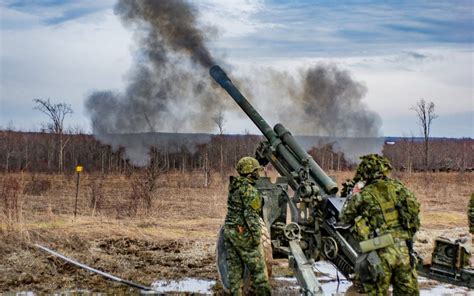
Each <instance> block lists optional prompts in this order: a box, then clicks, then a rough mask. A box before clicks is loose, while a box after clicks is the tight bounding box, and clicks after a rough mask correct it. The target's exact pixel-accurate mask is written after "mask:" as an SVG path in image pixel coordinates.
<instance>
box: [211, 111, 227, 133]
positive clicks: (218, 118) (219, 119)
mask: <svg viewBox="0 0 474 296" xmlns="http://www.w3.org/2000/svg"><path fill="white" fill-rule="evenodd" d="M212 121H214V123H215V124H216V125H217V128H218V129H219V135H221V136H222V135H223V134H224V124H225V122H226V119H225V117H224V113H223V112H222V110H219V111H218V112H217V113H216V114H215V115H214V116H213V117H212Z"/></svg>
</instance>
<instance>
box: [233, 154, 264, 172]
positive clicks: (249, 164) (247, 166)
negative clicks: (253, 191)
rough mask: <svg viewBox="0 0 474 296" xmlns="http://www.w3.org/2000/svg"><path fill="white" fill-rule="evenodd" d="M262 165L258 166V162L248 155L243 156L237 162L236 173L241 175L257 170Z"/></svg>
mask: <svg viewBox="0 0 474 296" xmlns="http://www.w3.org/2000/svg"><path fill="white" fill-rule="evenodd" d="M261 169H262V167H261V166H260V163H258V161H257V160H256V159H255V158H253V157H250V156H245V157H242V158H241V159H240V160H239V161H238V162H237V166H236V170H237V173H239V175H241V176H245V175H248V174H251V173H253V172H255V171H257V170H261Z"/></svg>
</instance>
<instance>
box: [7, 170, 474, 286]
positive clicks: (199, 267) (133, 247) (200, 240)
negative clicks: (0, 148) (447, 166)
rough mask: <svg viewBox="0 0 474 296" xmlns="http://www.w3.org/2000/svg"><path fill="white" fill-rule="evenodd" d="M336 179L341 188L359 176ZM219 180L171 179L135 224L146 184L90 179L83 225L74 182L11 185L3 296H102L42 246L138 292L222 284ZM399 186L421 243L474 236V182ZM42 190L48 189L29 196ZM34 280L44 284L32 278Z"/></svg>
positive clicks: (408, 179) (455, 176)
mask: <svg viewBox="0 0 474 296" xmlns="http://www.w3.org/2000/svg"><path fill="white" fill-rule="evenodd" d="M329 175H331V176H333V177H334V178H335V179H336V180H337V183H338V184H341V183H342V182H343V181H344V180H345V179H347V178H350V177H352V175H353V172H330V173H329ZM271 176H272V177H273V178H274V177H275V174H273V173H272V174H271ZM212 177H213V179H212V180H211V182H210V186H208V187H205V186H204V184H205V183H204V175H203V174H202V172H197V173H185V174H182V173H179V172H175V173H168V174H162V175H160V176H159V177H158V178H157V179H156V180H155V181H156V183H155V187H154V189H153V191H152V193H151V194H152V195H153V196H151V199H150V200H151V201H152V202H151V204H150V205H149V207H139V208H137V212H136V213H135V215H134V216H130V215H129V205H130V198H129V197H130V196H131V195H132V194H133V186H132V183H133V180H134V178H136V176H134V175H132V176H123V175H106V176H102V175H95V174H83V175H81V185H80V189H79V199H78V216H77V218H76V219H75V220H74V219H73V211H74V197H75V190H76V183H75V178H74V176H72V175H67V176H65V175H42V174H37V175H34V176H33V175H21V174H12V175H1V176H0V184H13V183H15V182H14V181H11V180H17V181H18V186H17V187H18V188H17V187H15V186H13V187H12V188H17V189H15V190H13V191H14V192H16V195H15V196H16V197H17V201H16V206H14V204H15V202H10V201H11V200H12V198H11V197H10V196H13V195H12V193H8V194H9V195H8V196H9V197H8V198H7V200H8V202H7V203H5V202H3V203H2V202H1V200H2V199H0V213H2V220H0V229H2V230H3V231H2V232H1V233H0V257H2V258H6V259H5V260H3V262H2V263H0V269H1V270H5V272H1V273H0V291H2V290H3V291H8V290H11V289H13V288H20V287H21V288H22V289H35V290H38V289H39V290H44V291H53V290H54V289H57V288H59V287H62V288H67V287H76V286H74V283H78V282H85V285H86V286H87V287H94V289H99V290H103V289H104V288H105V287H107V283H106V282H104V281H103V280H101V279H99V278H97V277H90V275H88V274H87V273H83V272H79V271H78V270H77V269H75V268H73V267H71V266H69V265H66V264H64V263H63V262H59V261H58V260H55V259H52V258H51V257H48V256H47V255H45V254H44V253H41V252H39V251H37V250H35V249H34V248H32V247H31V244H32V243H40V244H43V245H47V246H50V247H52V248H53V249H57V250H59V251H62V252H64V253H66V254H68V255H71V256H72V257H74V258H76V259H79V260H81V261H83V262H85V263H86V264H91V265H93V266H95V267H98V268H102V269H104V270H107V271H109V272H112V273H115V274H117V275H118V276H123V277H125V278H128V279H132V280H135V281H137V282H143V283H150V282H151V281H152V280H155V279H157V278H163V279H166V278H177V277H180V276H195V277H201V278H202V277H204V278H214V279H215V278H216V276H217V274H216V270H215V264H214V255H213V254H214V247H215V246H214V242H215V238H216V235H217V231H218V228H219V226H220V224H221V223H222V222H223V219H224V216H225V211H226V196H227V192H226V191H227V184H228V180H227V179H225V180H223V179H222V178H221V177H220V176H219V175H218V174H215V175H213V176H212ZM395 177H397V178H399V179H401V180H402V181H403V182H404V183H405V184H406V185H407V186H408V188H410V189H411V190H412V191H413V192H414V193H415V194H416V196H417V197H418V199H419V201H420V203H421V205H422V228H423V229H424V230H423V232H422V233H421V237H422V240H426V244H429V243H430V239H431V236H433V235H431V234H435V233H436V234H437V233H438V232H441V230H442V229H446V228H448V229H455V231H451V234H452V235H456V236H458V235H462V234H463V233H466V232H467V215H466V205H467V202H468V199H469V197H470V195H471V193H472V192H474V189H473V185H472V184H474V182H473V181H474V174H472V173H471V174H461V173H436V174H434V173H433V174H432V173H430V174H424V173H413V174H399V175H396V176H395ZM32 180H34V182H35V184H40V185H29V186H30V189H31V190H23V188H24V187H25V184H28V182H30V184H31V182H32ZM41 184H50V187H49V185H44V186H43V185H41ZM35 186H36V187H35ZM48 187H49V188H48ZM35 188H36V189H35ZM33 189H34V190H33ZM13 191H8V192H13ZM4 192H7V191H4ZM4 196H6V195H5V194H4V195H2V196H1V197H2V198H4ZM4 199H5V198H4ZM5 209H7V210H5ZM5 213H9V214H8V215H6V214H5ZM6 217H10V218H8V219H7V218H6ZM15 217H16V218H15ZM441 234H443V235H445V234H446V235H449V234H450V233H449V232H446V233H444V232H443V233H441ZM421 247H423V246H421ZM52 263H54V264H52ZM38 271H40V272H38ZM30 273H32V274H37V275H36V276H33V277H30V276H25V275H24V274H30ZM38 274H40V275H38ZM59 274H64V276H62V275H61V276H58V275H59ZM76 288H77V287H76Z"/></svg>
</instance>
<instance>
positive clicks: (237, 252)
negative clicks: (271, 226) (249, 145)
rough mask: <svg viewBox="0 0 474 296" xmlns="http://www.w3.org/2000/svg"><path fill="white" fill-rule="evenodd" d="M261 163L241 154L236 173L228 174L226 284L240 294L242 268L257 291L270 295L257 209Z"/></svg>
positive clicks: (259, 209)
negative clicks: (227, 269) (227, 282)
mask: <svg viewBox="0 0 474 296" xmlns="http://www.w3.org/2000/svg"><path fill="white" fill-rule="evenodd" d="M261 169H262V167H261V166H260V164H259V163H258V161H257V160H256V159H255V158H252V157H244V158H242V159H241V160H239V162H238V163H237V172H238V173H239V176H237V177H231V179H230V184H229V195H228V199H227V215H226V218H225V224H224V243H225V247H226V250H227V265H228V268H229V284H230V292H231V293H232V295H241V294H242V282H243V274H244V269H245V267H247V269H248V271H249V273H250V276H251V278H252V288H253V291H254V292H255V294H257V295H270V285H269V282H268V275H267V273H266V272H267V269H266V266H265V258H264V255H263V249H262V245H261V242H260V239H261V228H260V227H261V226H260V221H259V220H260V216H259V213H260V211H261V208H262V196H261V195H260V193H259V192H258V190H257V189H256V188H255V186H254V185H255V182H256V181H257V179H258V178H259V173H260V171H261Z"/></svg>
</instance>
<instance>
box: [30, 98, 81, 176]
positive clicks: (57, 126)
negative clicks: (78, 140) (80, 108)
mask: <svg viewBox="0 0 474 296" xmlns="http://www.w3.org/2000/svg"><path fill="white" fill-rule="evenodd" d="M33 102H35V103H36V106H35V107H34V109H36V110H39V111H41V112H43V113H44V114H46V115H47V116H48V117H49V119H50V120H51V122H50V123H49V124H48V128H49V129H50V130H51V131H52V132H53V133H54V134H56V136H57V144H58V171H59V173H62V171H63V168H64V148H65V147H66V145H67V143H68V140H65V139H64V118H65V117H66V115H68V114H72V108H71V105H69V104H66V103H58V104H53V103H51V102H50V101H49V99H47V100H42V99H34V100H33Z"/></svg>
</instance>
